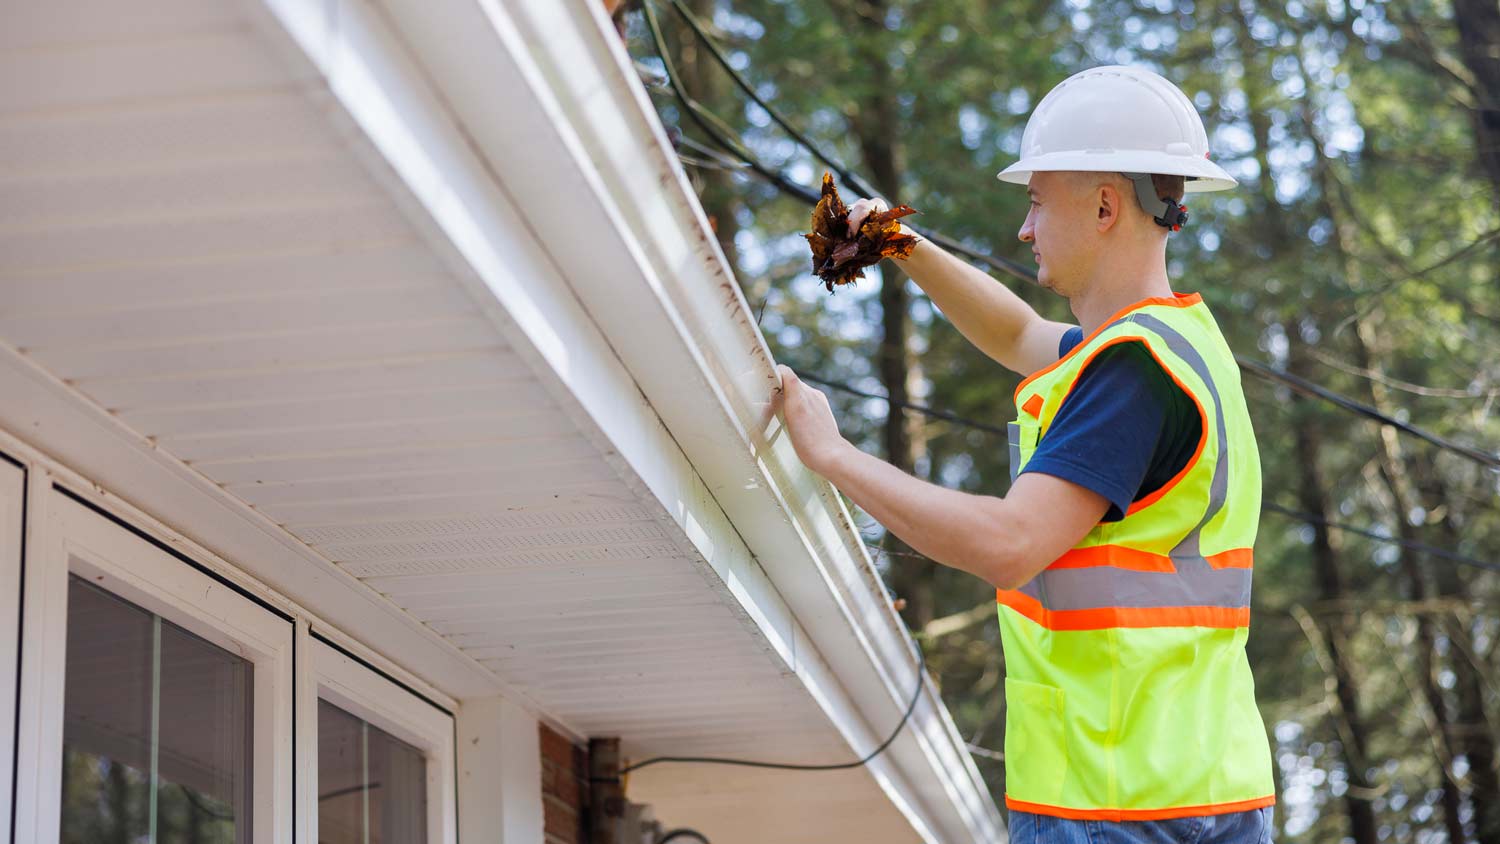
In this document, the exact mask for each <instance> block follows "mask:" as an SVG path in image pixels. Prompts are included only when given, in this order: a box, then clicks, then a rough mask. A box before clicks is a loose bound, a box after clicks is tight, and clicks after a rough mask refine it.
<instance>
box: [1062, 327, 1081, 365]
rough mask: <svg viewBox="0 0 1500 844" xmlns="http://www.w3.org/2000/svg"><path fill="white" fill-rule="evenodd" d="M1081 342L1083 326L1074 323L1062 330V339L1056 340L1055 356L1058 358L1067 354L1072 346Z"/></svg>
mask: <svg viewBox="0 0 1500 844" xmlns="http://www.w3.org/2000/svg"><path fill="white" fill-rule="evenodd" d="M1082 342H1083V326H1081V325H1075V326H1073V327H1072V328H1069V329H1068V330H1067V331H1064V332H1063V335H1062V339H1061V340H1058V341H1057V356H1058V357H1059V358H1060V357H1062V356H1063V355H1065V354H1067V353H1068V352H1069V351H1070V350H1071V349H1072V348H1073V347H1074V346H1076V345H1078V344H1079V343H1082Z"/></svg>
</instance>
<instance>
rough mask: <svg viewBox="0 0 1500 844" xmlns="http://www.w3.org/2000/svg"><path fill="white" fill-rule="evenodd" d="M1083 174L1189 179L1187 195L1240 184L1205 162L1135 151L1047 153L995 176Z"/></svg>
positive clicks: (1014, 179) (1022, 180)
mask: <svg viewBox="0 0 1500 844" xmlns="http://www.w3.org/2000/svg"><path fill="white" fill-rule="evenodd" d="M1066 170H1073V171H1084V172H1093V173H1159V174H1162V175H1169V176H1185V177H1189V180H1188V182H1187V183H1186V184H1185V185H1184V188H1185V189H1186V191H1187V192H1188V193H1207V192H1209V191H1219V190H1229V189H1230V188H1232V187H1235V186H1236V185H1238V184H1239V182H1237V181H1235V179H1234V177H1233V176H1231V175H1229V173H1227V172H1226V171H1225V170H1224V168H1223V167H1220V166H1219V165H1217V164H1215V163H1213V162H1212V161H1209V160H1208V159H1206V158H1201V159H1195V158H1189V157H1187V156H1182V155H1168V154H1167V153H1164V152H1145V151H1137V150H1099V151H1085V150H1068V151H1064V152H1049V153H1047V154H1045V155H1038V156H1034V157H1032V158H1023V159H1021V160H1020V161H1017V162H1016V163H1015V164H1012V165H1010V166H1009V167H1007V168H1005V169H1004V170H1001V171H1000V172H999V173H996V174H995V178H997V179H999V180H1000V181H1002V182H1010V183H1011V184H1015V185H1024V184H1027V183H1028V182H1030V181H1031V174H1032V173H1038V172H1054V171H1066Z"/></svg>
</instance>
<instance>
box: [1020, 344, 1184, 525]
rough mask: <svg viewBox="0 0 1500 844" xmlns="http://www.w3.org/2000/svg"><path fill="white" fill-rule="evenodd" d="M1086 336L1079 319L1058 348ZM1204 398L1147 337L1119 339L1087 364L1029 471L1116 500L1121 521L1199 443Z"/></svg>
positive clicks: (1114, 517)
mask: <svg viewBox="0 0 1500 844" xmlns="http://www.w3.org/2000/svg"><path fill="white" fill-rule="evenodd" d="M1081 342H1083V329H1082V328H1080V327H1079V326H1076V325H1075V326H1073V327H1072V328H1070V329H1068V330H1067V331H1066V332H1064V334H1063V336H1062V341H1061V342H1059V343H1058V349H1057V356H1058V357H1059V358H1060V357H1062V356H1063V355H1066V354H1067V353H1068V351H1069V350H1070V349H1072V348H1073V347H1075V346H1077V345H1078V344H1079V343H1081ZM1202 432H1203V422H1202V419H1201V418H1200V417H1199V415H1198V406H1197V405H1196V404H1194V403H1193V400H1192V399H1191V398H1190V397H1188V395H1187V393H1185V392H1183V390H1182V388H1181V387H1179V386H1177V382H1175V381H1173V380H1172V377H1171V376H1170V375H1168V374H1167V372H1166V370H1164V369H1162V367H1161V364H1159V363H1157V362H1156V358H1154V357H1152V356H1151V353H1150V352H1149V351H1147V350H1146V347H1145V346H1144V345H1142V344H1140V343H1117V344H1115V345H1113V346H1110V347H1108V348H1106V349H1105V350H1104V351H1102V352H1100V353H1099V354H1098V356H1096V357H1095V358H1094V359H1093V360H1091V361H1089V364H1088V366H1087V367H1085V368H1084V370H1083V374H1081V375H1080V376H1079V377H1078V383H1077V384H1075V385H1074V386H1073V389H1072V391H1071V392H1069V393H1068V397H1067V398H1066V399H1064V400H1063V403H1062V407H1060V408H1058V411H1057V415H1056V416H1054V417H1053V419H1052V424H1051V426H1050V427H1048V428H1047V433H1046V435H1045V436H1043V437H1042V439H1041V441H1040V442H1038V443H1037V447H1036V451H1035V452H1033V453H1032V455H1031V459H1030V460H1029V461H1027V462H1026V468H1025V469H1022V470H1021V471H1023V472H1041V473H1043V474H1047V475H1053V476H1054V477H1059V478H1062V479H1064V480H1068V481H1072V482H1073V483H1075V484H1078V485H1079V486H1081V487H1085V488H1087V489H1090V490H1093V491H1094V492H1097V493H1099V494H1100V495H1102V496H1104V497H1105V498H1106V499H1108V500H1109V502H1110V506H1109V512H1107V513H1105V515H1104V519H1103V521H1106V522H1117V521H1119V520H1120V519H1122V518H1124V514H1125V511H1126V510H1127V509H1129V508H1130V504H1131V502H1133V501H1137V500H1139V499H1142V498H1145V497H1146V496H1148V495H1150V494H1151V493H1153V492H1155V491H1156V490H1158V489H1160V488H1161V487H1162V486H1163V485H1165V484H1166V483H1167V481H1170V480H1171V479H1172V478H1173V477H1174V476H1175V475H1176V474H1177V473H1178V472H1180V471H1182V467H1183V466H1186V465H1187V462H1188V461H1189V460H1191V459H1192V457H1193V452H1194V451H1196V450H1197V449H1198V440H1199V439H1200V438H1201V436H1202Z"/></svg>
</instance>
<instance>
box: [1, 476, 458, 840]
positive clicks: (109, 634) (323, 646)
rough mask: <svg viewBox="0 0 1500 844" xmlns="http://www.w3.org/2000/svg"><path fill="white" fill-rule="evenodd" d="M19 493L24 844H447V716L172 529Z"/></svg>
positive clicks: (422, 692)
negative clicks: (152, 528)
mask: <svg viewBox="0 0 1500 844" xmlns="http://www.w3.org/2000/svg"><path fill="white" fill-rule="evenodd" d="M28 465H30V464H28ZM12 470H13V471H12ZM27 477H28V470H27V469H26V468H23V467H22V466H20V465H15V464H13V463H12V462H8V461H5V460H0V577H3V578H9V582H10V583H12V584H14V583H18V582H19V584H20V589H19V590H17V589H14V588H13V587H10V588H8V589H7V588H3V587H0V622H4V621H5V620H6V619H7V618H9V619H10V622H9V626H8V627H6V626H4V625H0V637H3V641H0V644H8V645H10V649H9V653H10V654H11V655H18V657H19V665H20V671H19V673H18V672H17V671H16V670H15V667H14V664H12V666H11V669H10V670H9V671H0V678H4V677H7V676H8V677H10V678H16V677H19V680H20V685H19V693H17V687H16V686H13V685H12V686H9V690H10V692H11V695H10V696H9V697H8V700H10V701H15V702H16V703H17V704H18V705H19V709H18V711H17V712H16V713H14V714H13V715H12V717H15V718H17V719H18V722H17V723H18V724H19V727H20V728H19V729H18V730H14V731H7V732H8V733H10V734H11V741H13V743H14V757H13V758H14V760H15V766H16V767H15V771H16V772H17V774H18V776H17V777H16V778H15V779H14V780H13V781H12V782H13V784H14V795H15V797H14V800H13V801H11V802H10V805H9V806H8V808H9V809H10V811H9V813H8V814H9V815H10V818H9V820H10V821H11V823H12V824H13V828H14V829H15V836H14V837H15V840H17V841H59V842H69V844H71V842H95V841H129V842H131V844H158V842H160V843H161V844H166V842H192V844H273V842H286V843H287V844H293V842H295V844H304V842H305V843H306V844H312V842H327V844H387V843H389V844H395V842H400V844H455V842H456V840H457V817H456V809H455V792H456V787H457V785H456V779H455V774H454V718H453V714H452V712H453V708H454V705H453V703H452V702H451V701H449V700H448V699H447V698H445V697H443V695H441V694H440V693H438V692H434V691H431V690H429V689H427V688H426V687H425V686H422V684H421V683H420V681H416V680H412V679H410V678H406V677H405V675H404V674H403V672H401V671H400V669H398V668H396V667H395V666H392V665H389V664H387V663H385V662H383V661H382V659H381V658H380V657H379V656H377V655H375V654H373V653H370V652H368V651H366V650H364V649H363V648H361V647H360V646H359V645H358V644H357V643H355V642H353V641H351V640H348V639H345V638H343V637H341V636H340V635H339V634H338V633H337V632H336V631H333V630H331V629H327V628H323V627H321V624H320V623H318V622H316V621H315V620H314V619H311V618H307V617H304V616H303V615H302V614H301V613H300V612H296V611H294V609H293V608H292V607H290V606H289V605H286V604H284V603H282V602H281V599H279V598H277V597H275V596H274V595H272V594H270V593H268V592H267V591H266V590H264V589H263V588H261V587H259V586H256V585H254V584H253V583H250V582H249V581H248V580H244V579H241V578H240V577H239V575H237V574H236V573H235V572H234V570H233V569H232V568H229V567H227V566H225V565H224V564H222V563H212V564H211V561H210V562H205V560H209V559H210V558H209V555H207V554H206V553H203V554H202V557H201V558H195V557H193V556H189V555H188V554H186V553H183V552H182V551H181V550H179V549H181V548H191V545H190V544H189V543H185V542H181V539H180V537H176V536H173V535H172V534H170V533H168V532H167V531H166V530H165V529H164V528H157V531H158V534H156V535H153V534H151V533H148V532H146V531H143V530H140V529H138V528H136V527H134V526H132V524H131V523H129V522H127V521H125V520H124V519H121V518H119V517H117V516H116V515H115V514H114V513H112V512H109V511H107V510H105V509H103V508H102V507H99V506H96V504H95V503H94V502H95V501H96V499H95V498H94V496H93V495H92V494H90V495H82V494H75V493H73V492H71V491H69V490H68V489H65V488H63V487H60V486H53V485H52V483H53V482H52V481H51V480H50V479H48V475H47V474H46V472H45V471H42V473H41V475H40V478H41V479H38V477H37V476H31V477H32V480H31V481H30V482H29V485H28V481H27ZM42 479H46V480H42ZM141 518H142V519H143V520H144V517H141ZM158 535H159V536H160V537H161V539H158V538H155V537H156V536H158ZM23 536H24V537H25V543H24V547H23V543H22V541H21V540H22V537H23ZM179 542H181V544H180V545H179V544H178V543H179ZM23 551H24V553H23ZM200 553H201V552H200ZM23 558H24V559H23ZM23 562H24V565H23V564H22V563H23ZM18 615H19V621H20V624H19V628H18V627H17V624H16V619H17V617H18ZM315 624H317V625H319V626H318V627H317V628H316V629H315V628H314V625H315ZM18 629H19V636H17V635H16V632H17V630H18ZM0 714H5V713H0ZM7 773H9V772H8V771H7ZM10 796H11V795H10V790H9V789H5V793H4V795H3V798H0V799H7V800H8V799H9V798H10Z"/></svg>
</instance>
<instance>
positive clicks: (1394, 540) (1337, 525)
mask: <svg viewBox="0 0 1500 844" xmlns="http://www.w3.org/2000/svg"><path fill="white" fill-rule="evenodd" d="M1260 509H1261V511H1262V512H1270V513H1276V514H1278V515H1282V516H1286V517H1288V518H1292V519H1297V520H1299V521H1303V522H1309V523H1311V524H1315V525H1325V526H1327V527H1331V528H1334V529H1336V530H1342V531H1347V532H1349V533H1357V534H1359V535H1360V536H1363V537H1367V538H1369V539H1373V540H1376V541H1377V542H1385V543H1388V544H1390V545H1399V546H1401V547H1402V548H1406V549H1409V550H1412V551H1420V552H1422V553H1423V554H1431V555H1432V556H1434V557H1441V558H1442V559H1444V560H1450V561H1452V562H1455V563H1462V564H1463V565H1466V566H1473V567H1474V568H1480V569H1484V570H1486V571H1493V572H1500V564H1497V563H1490V562H1486V561H1484V560H1478V559H1475V558H1473V557H1467V556H1464V555H1463V554H1459V553H1457V552H1455V551H1449V550H1448V549H1446V548H1439V547H1438V546H1436V545H1428V544H1427V543H1425V542H1412V541H1410V540H1407V539H1402V538H1400V537H1397V536H1386V535H1383V534H1380V533H1376V532H1375V531H1373V530H1370V529H1369V528H1362V527H1356V526H1355V525H1350V524H1344V523H1343V522H1334V521H1330V520H1328V519H1324V518H1322V517H1320V516H1318V515H1316V514H1314V513H1306V512H1303V511H1301V510H1292V509H1290V508H1287V507H1282V506H1281V505H1279V504H1272V503H1270V502H1264V501H1263V502H1261V505H1260Z"/></svg>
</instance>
